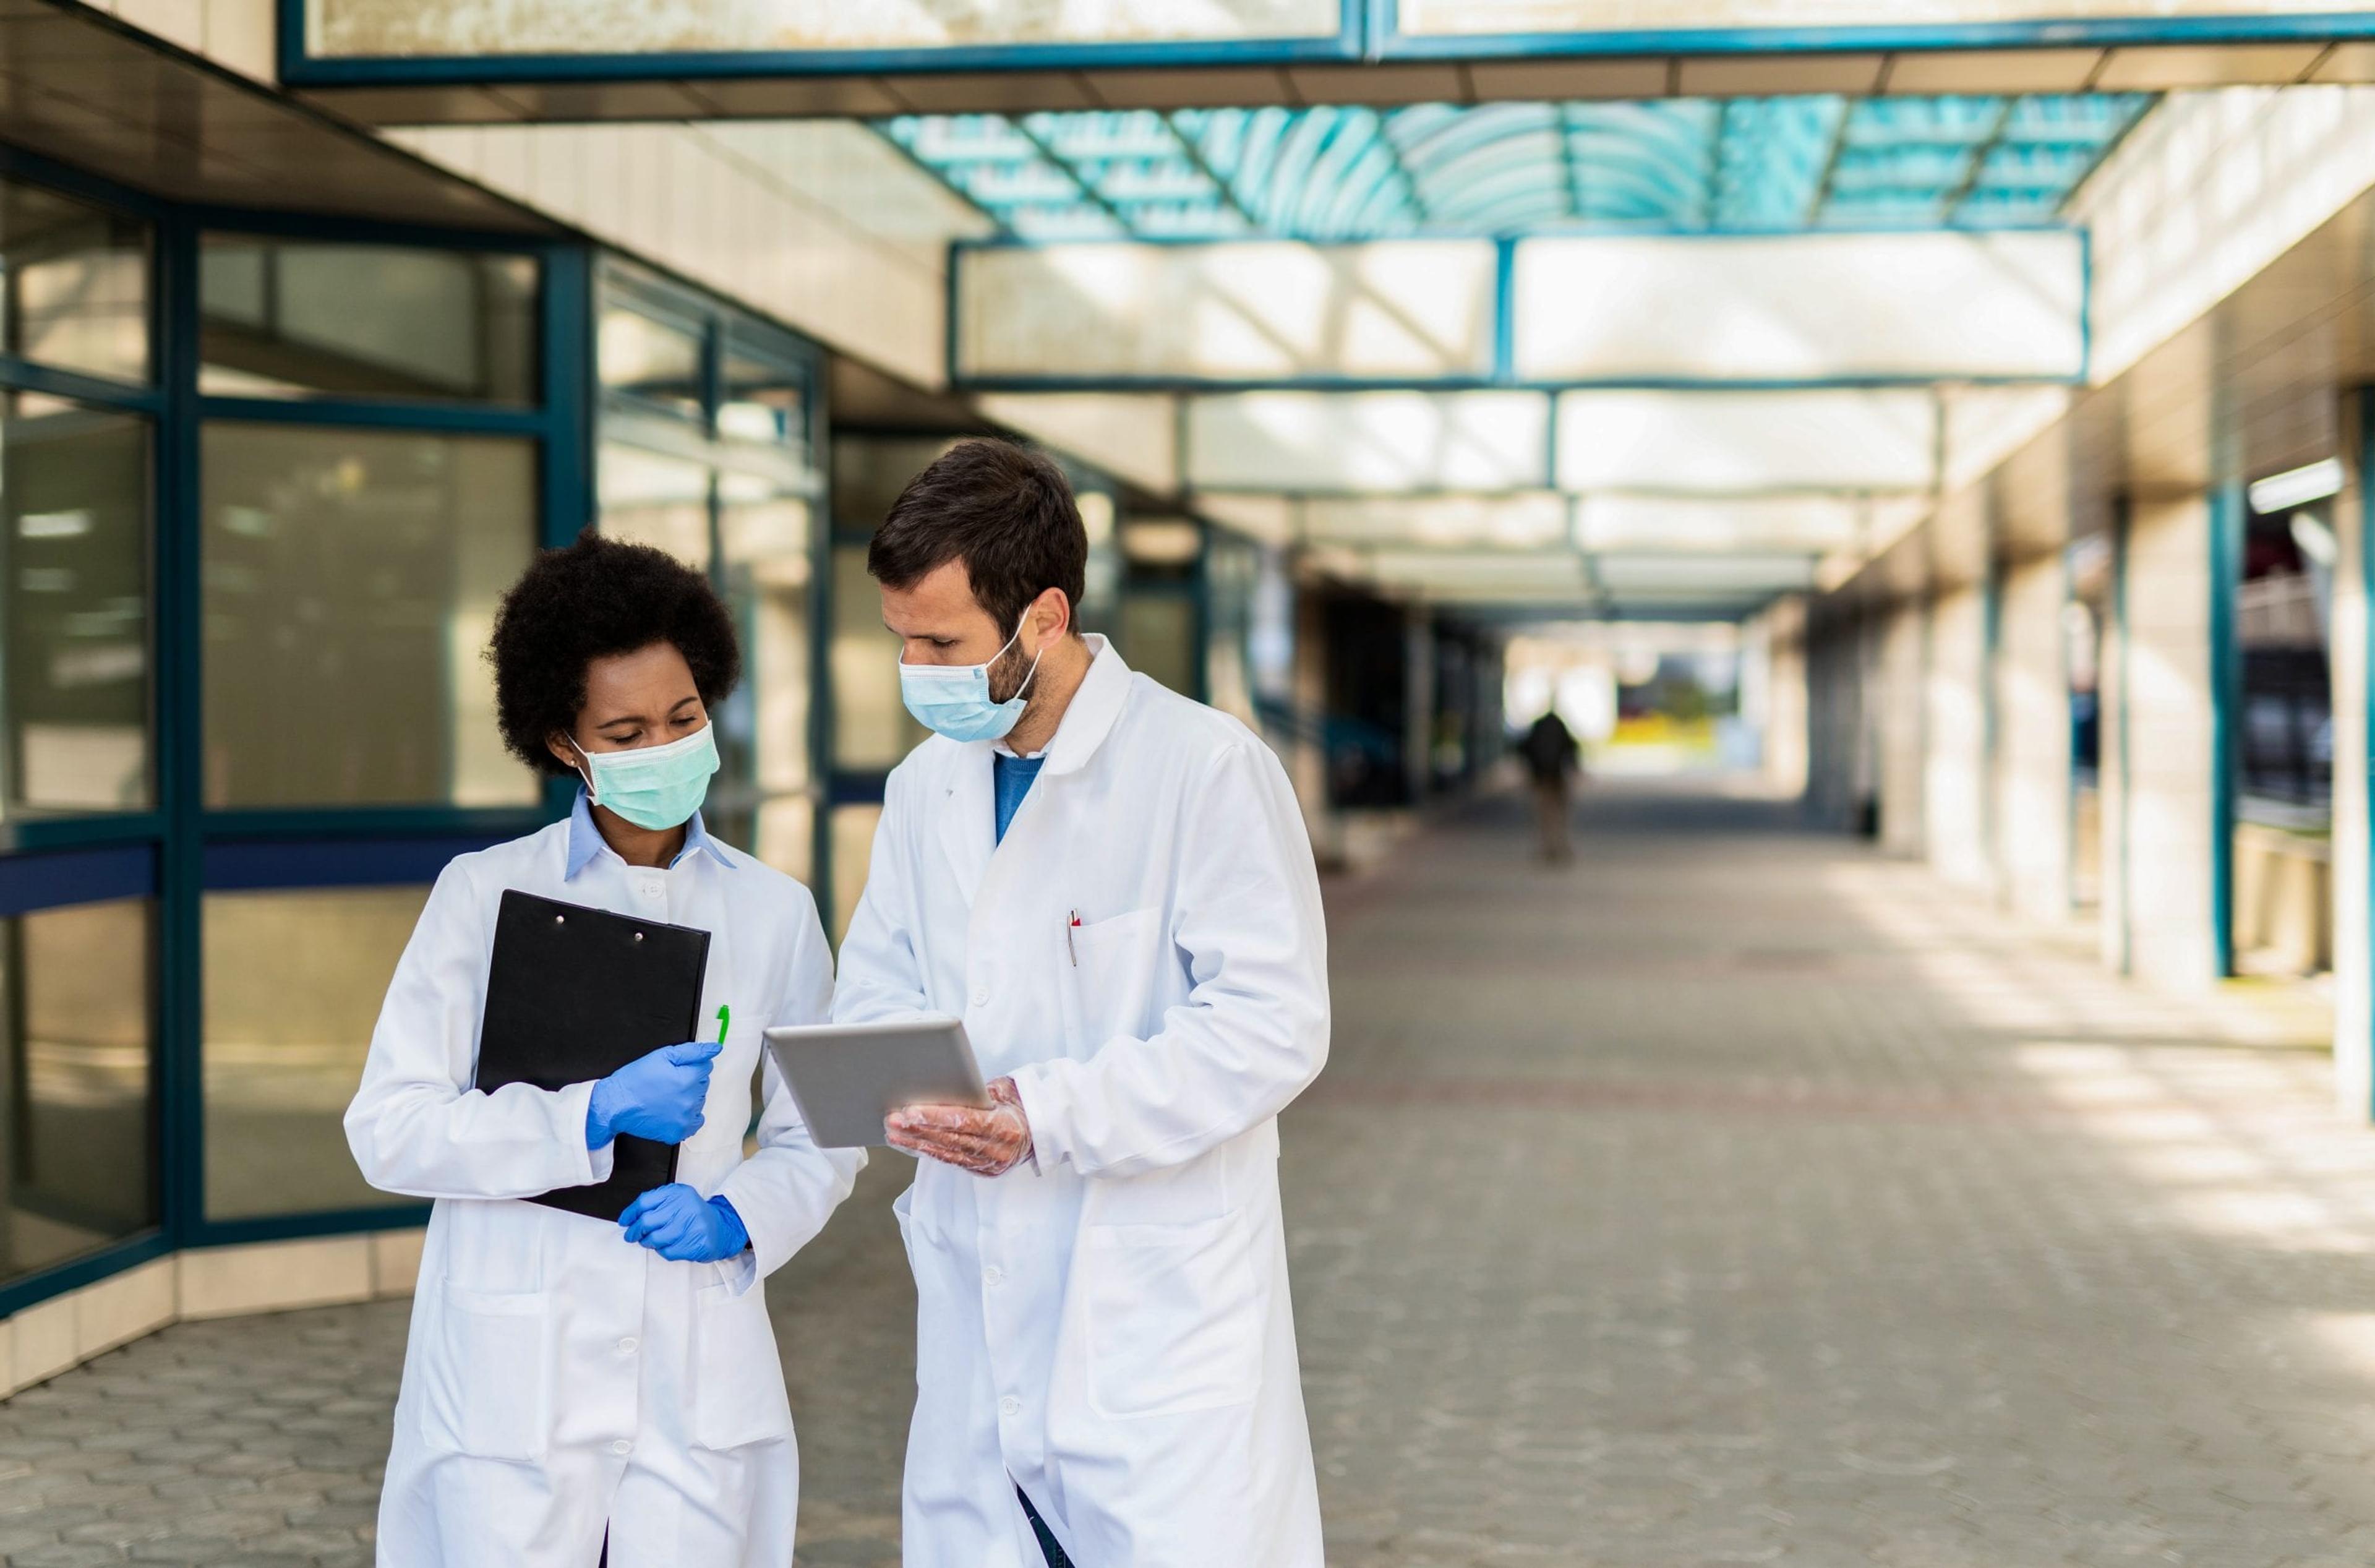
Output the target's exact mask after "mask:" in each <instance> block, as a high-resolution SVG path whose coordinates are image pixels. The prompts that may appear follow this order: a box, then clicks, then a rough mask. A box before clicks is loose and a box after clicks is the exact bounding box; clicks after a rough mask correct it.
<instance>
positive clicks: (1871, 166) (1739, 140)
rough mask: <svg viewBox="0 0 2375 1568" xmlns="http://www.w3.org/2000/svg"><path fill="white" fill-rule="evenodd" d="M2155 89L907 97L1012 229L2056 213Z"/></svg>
mask: <svg viewBox="0 0 2375 1568" xmlns="http://www.w3.org/2000/svg"><path fill="white" fill-rule="evenodd" d="M2152 102H2153V99H2152V97H2151V95H2149V94H2141V93H2132V94H2083V95H2071V96H2052V97H2014V98H1871V99H1847V98H1840V97H1834V96H1825V97H1794V98H1766V99H1731V100H1709V99H1665V100H1652V101H1646V102H1634V103H1605V102H1590V103H1495V104H1484V105H1479V106H1475V107H1459V106H1454V105H1447V104H1420V105H1413V106H1412V107H1408V108H1402V109H1389V110H1375V109H1360V108H1309V109H1286V108H1266V109H1199V110H1176V111H1173V112H1167V113H1164V112H1153V111H1139V112H1067V113H1049V114H1024V115H1015V116H1007V115H998V114H958V115H910V116H905V117H903V118H899V119H893V120H886V121H881V122H879V123H878V124H879V125H880V129H881V131H882V132H883V134H884V135H886V136H889V137H890V138H891V139H892V141H893V142H895V143H896V144H897V145H898V146H900V147H904V148H905V149H906V150H907V152H908V153H909V154H910V155H912V156H913V157H914V158H915V159H916V160H917V161H918V162H920V163H922V164H923V165H924V166H925V167H926V168H927V169H928V170H930V171H932V172H934V173H935V174H937V175H939V177H940V178H941V179H942V180H944V181H946V182H947V183H948V184H949V185H950V186H951V188H953V189H954V190H956V191H958V192H959V193H961V194H962V195H964V196H966V197H968V198H969V199H970V200H972V201H973V202H974V203H975V205H977V206H980V207H981V208H982V209H983V210H984V211H986V212H987V213H988V214H989V216H990V217H991V218H994V219H996V220H997V221H998V224H999V226H1000V227H1001V228H1002V229H1003V230H1005V231H1006V232H1007V233H1008V234H1010V235H1012V236H1014V237H1016V238H1019V239H1023V240H1082V239H1146V240H1220V239H1231V238H1237V237H1242V236H1274V237H1286V238H1294V239H1306V240H1368V239H1381V238H1386V237H1389V236H1406V235H1460V236H1475V235H1508V234H1531V233H1542V232H1545V231H1560V230H1633V231H1642V230H1649V231H1660V232H1672V231H1678V230H1679V231H1684V232H1692V231H1729V230H1747V231H1762V232H1776V231H1790V230H1809V229H1843V230H1857V229H1933V228H1967V229H2000V228H2017V227H2024V226H2034V225H2038V224H2044V223H2050V222H2051V221H2052V220H2053V218H2054V216H2055V214H2056V213H2057V212H2059V211H2060V209H2061V207H2062V203H2063V202H2064V201H2066V200H2067V199H2068V198H2069V195H2070V193H2071V192H2072V191H2074V190H2075V189H2076V188H2077V186H2078V184H2079V183H2080V182H2081V181H2083V180H2084V179H2085V178H2086V176H2087V174H2088V173H2090V172H2092V171H2093V170H2094V168H2095V166H2096V165H2097V163H2099V162H2100V161H2101V160H2102V159H2103V156H2104V154H2105V153H2107V152H2109V150H2110V148H2111V147H2112V146H2113V145H2114V144H2115V143H2117V142H2118V140H2119V139H2120V137H2121V136H2123V135H2125V134H2126V132H2127V130H2128V128H2129V127H2130V126H2132V125H2133V124H2135V123H2136V121H2137V119H2138V118H2139V117H2140V116H2142V115H2143V113H2144V112H2145V110H2146V109H2147V108H2149V107H2150V106H2151V104H2152Z"/></svg>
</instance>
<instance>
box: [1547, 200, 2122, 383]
mask: <svg viewBox="0 0 2375 1568" xmlns="http://www.w3.org/2000/svg"><path fill="white" fill-rule="evenodd" d="M1515 301H1516V318H1517V334H1516V341H1517V361H1518V362H1517V370H1518V375H1519V376H1520V377H1521V378H1523V379H1525V380H1528V381H1544V382H1562V381H1564V382H1575V381H1613V380H1660V381H1710V382H1727V381H1730V382H1738V381H1819V380H1828V379H1837V378H1842V377H1859V376H1908V377H1924V378H1935V379H1944V378H1952V377H1973V378H1993V377H2039V378H2046V377H2074V376H2076V375H2078V374H2079V373H2080V371H2082V370H2083V369H2084V368H2085V364H2086V330H2085V317H2086V254H2085V246H2084V243H2083V242H2082V241H2081V240H2080V239H2079V237H2078V236H2077V235H2076V234H2074V233H2063V232H2054V233H2009V234H1802V235H1783V236H1770V237H1767V236H1756V237H1708V236H1704V235H1697V236H1639V237H1576V238H1560V239H1545V240H1529V241H1526V242H1522V243H1520V244H1519V245H1518V254H1517V279H1516V286H1515Z"/></svg>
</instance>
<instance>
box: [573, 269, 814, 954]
mask: <svg viewBox="0 0 2375 1568" xmlns="http://www.w3.org/2000/svg"><path fill="white" fill-rule="evenodd" d="M573 287H577V285H575V284H573ZM582 288H583V293H584V303H583V307H582V310H581V313H580V317H579V320H580V322H581V325H580V326H579V327H578V329H577V331H576V332H575V334H574V335H573V340H574V341H573V348H574V351H575V352H577V353H579V354H580V355H582V357H583V362H584V367H585V385H586V386H588V387H589V388H590V389H591V391H590V393H589V395H588V398H587V401H586V405H585V430H584V431H583V432H582V441H583V452H584V458H583V464H582V469H581V473H582V479H581V480H580V481H579V482H581V483H582V485H583V487H584V488H583V495H582V501H583V513H582V521H583V522H584V523H585V524H589V525H590V524H593V523H595V522H596V521H597V514H598V503H597V498H596V495H595V471H596V455H595V454H596V453H597V451H598V448H599V445H600V442H601V441H602V439H603V432H602V430H601V428H600V427H601V419H602V415H603V414H604V412H605V411H606V410H616V411H619V412H621V413H624V414H630V415H632V417H633V418H634V419H635V420H636V422H637V424H638V426H639V428H640V429H641V430H642V431H643V432H644V435H645V436H649V435H650V434H651V433H652V432H653V431H654V430H655V429H656V427H659V426H662V425H668V426H674V427H676V428H677V429H678V430H679V431H680V433H681V434H682V435H683V436H684V437H685V439H686V441H687V442H688V444H687V447H686V449H685V451H684V452H683V453H681V454H679V455H682V456H683V457H684V458H686V460H688V461H691V462H696V463H702V464H707V465H712V466H714V471H715V473H716V474H726V473H730V472H732V471H733V469H734V466H735V459H734V455H733V452H732V444H731V442H726V441H722V440H721V437H720V432H719V430H718V414H719V411H720V409H721V408H722V407H724V406H725V404H726V403H727V392H728V386H727V360H728V359H729V358H732V357H736V356H740V357H743V358H747V359H750V360H761V361H764V362H766V363H768V364H770V365H773V366H776V367H780V368H782V369H784V370H786V371H787V372H796V373H797V374H798V376H799V377H800V378H801V379H802V380H803V382H804V383H805V386H806V390H807V395H806V398H805V401H804V409H805V412H806V416H807V424H806V429H805V430H803V431H802V432H801V438H802V441H803V442H804V446H805V452H806V461H807V465H808V468H809V488H808V489H805V490H804V491H803V492H802V493H803V494H804V495H805V497H806V499H807V500H808V501H809V506H810V509H811V510H810V518H809V523H810V526H809V594H808V605H807V614H808V620H809V659H810V665H809V668H810V670H811V671H812V672H822V671H825V670H827V669H829V668H830V655H831V651H832V644H831V628H830V625H829V624H828V623H829V619H830V617H829V613H828V611H829V599H828V597H827V595H829V593H830V585H831V572H832V549H833V528H832V522H831V519H832V505H831V501H832V494H831V487H832V480H831V467H832V465H831V462H830V454H829V450H828V446H827V442H828V439H829V426H828V424H827V419H826V408H825V401H826V382H827V377H826V373H825V360H824V356H823V353H822V351H821V349H820V348H818V347H817V346H816V345H815V343H814V342H812V341H811V340H810V339H809V338H808V337H806V336H802V335H801V334H799V333H798V332H795V331H793V330H791V329H790V328H788V327H786V326H783V325H781V324H778V323H775V322H773V321H769V320H767V319H766V318H764V317H762V316H758V315H754V314H752V313H750V311H749V310H748V309H747V308H745V307H742V306H738V305H737V304H735V303H733V302H732V301H727V300H726V299H724V298H722V297H720V296H719V295H717V294H715V292H713V291H711V290H710V289H706V288H704V287H703V286H702V285H700V284H697V283H693V282H691V281H688V280H685V279H682V278H679V277H672V276H669V275H667V274H664V273H661V272H658V271H656V270H654V269H653V268H651V267H650V266H649V265H646V264H644V263H640V262H637V263H634V264H632V265H630V264H627V263H624V262H621V261H613V262H610V263H608V264H604V263H601V262H598V261H596V262H594V263H592V264H591V265H590V267H589V270H588V271H587V272H586V274H585V278H584V279H583V282H582ZM612 305H616V306H620V307H623V308H625V309H627V310H630V311H632V312H634V313H636V314H638V315H642V316H646V317H649V318H651V319H653V320H655V321H658V322H660V323H662V324H665V325H668V326H670V327H673V328H675V329H677V330H679V331H681V332H683V333H684V334H686V335H687V336H691V337H693V338H696V339H697V340H698V341H699V343H700V346H701V348H700V354H701V371H700V377H701V397H700V402H701V408H700V412H699V413H698V414H697V415H696V414H691V413H689V412H687V411H685V410H682V409H678V408H668V407H658V406H656V405H654V404H652V403H650V402H648V401H646V400H643V399H638V398H636V397H634V396H633V395H632V394H630V393H626V392H622V391H618V390H611V389H605V388H603V387H602V386H601V384H600V374H599V366H598V365H597V363H596V362H595V334H596V330H597V326H596V324H597V321H598V319H599V317H600V315H601V312H602V311H603V310H604V309H605V308H606V307H608V306H612ZM629 443H630V444H642V442H640V441H637V440H634V439H632V438H631V439H630V442H629ZM708 508H709V516H708V525H709V542H710V561H711V574H712V577H713V579H714V580H715V585H716V586H717V588H718V589H719V591H720V592H721V594H723V593H725V592H727V588H728V586H729V584H727V582H726V581H725V580H724V574H725V572H727V570H728V568H729V566H730V564H731V563H730V562H729V561H728V560H727V552H726V548H725V534H724V519H725V500H724V497H723V495H722V493H721V491H720V489H719V487H718V485H717V484H716V483H715V480H714V479H713V482H712V483H711V485H710V487H709V496H708ZM549 521H553V522H554V523H555V528H554V534H555V536H554V537H553V538H552V539H551V540H550V541H549V542H551V543H554V544H565V543H567V542H568V540H569V539H570V538H572V537H573V536H575V532H576V526H577V525H576V524H575V523H570V522H562V521H559V520H551V519H549ZM831 684H832V683H831V681H830V680H829V679H826V678H823V677H822V675H821V673H820V674H816V675H814V676H812V678H811V682H810V696H809V735H808V741H809V800H810V808H811V813H812V818H813V820H812V824H811V828H810V833H809V877H808V883H809V891H810V892H811V893H812V894H813V895H814V896H815V898H816V902H817V904H818V907H819V908H820V909H824V910H830V909H831V908H832V902H831V899H832V847H833V840H832V832H831V825H830V823H829V822H828V821H827V820H826V815H827V813H826V803H827V802H826V796H827V794H828V791H827V789H826V788H825V785H824V782H823V778H824V772H825V769H824V766H823V759H824V758H825V755H826V750H825V747H826V744H827V741H828V740H829V738H830V734H831V731H830V729H829V728H828V727H826V726H827V725H830V723H831V705H830V700H829V693H830V688H831ZM820 708H821V709H822V713H820V712H819V710H820ZM556 788H557V790H558V796H557V798H558V799H559V800H560V802H561V805H562V806H564V807H565V806H566V804H567V803H568V801H569V800H570V799H572V798H573V794H574V791H573V787H572V786H571V785H570V784H568V783H567V782H566V781H561V783H560V784H557V785H556Z"/></svg>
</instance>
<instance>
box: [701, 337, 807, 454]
mask: <svg viewBox="0 0 2375 1568" xmlns="http://www.w3.org/2000/svg"><path fill="white" fill-rule="evenodd" d="M725 369H726V397H725V401H724V402H722V403H720V404H719V405H718V407H717V433H718V435H719V436H720V437H721V438H722V439H724V440H727V441H730V442H748V443H750V444H751V445H754V446H782V447H793V448H797V449H798V450H799V451H801V452H803V453H805V452H806V451H807V449H808V443H809V389H808V377H807V375H806V374H805V373H804V372H803V371H801V370H800V369H798V367H797V366H792V365H786V364H781V363H778V362H775V361H774V360H766V359H763V358H758V357H754V356H751V355H746V354H737V353H733V352H731V351H729V352H728V353H727V356H726V367H725Z"/></svg>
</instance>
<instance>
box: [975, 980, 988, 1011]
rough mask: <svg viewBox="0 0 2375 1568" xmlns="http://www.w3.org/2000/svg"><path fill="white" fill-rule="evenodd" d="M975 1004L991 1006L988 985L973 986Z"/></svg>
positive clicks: (984, 1006) (981, 1006)
mask: <svg viewBox="0 0 2375 1568" xmlns="http://www.w3.org/2000/svg"><path fill="white" fill-rule="evenodd" d="M973 1005H974V1006H975V1007H976V1008H986V1007H987V1006H989V987H988V986H987V985H976V986H975V987H974V988H973Z"/></svg>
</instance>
